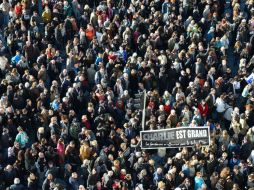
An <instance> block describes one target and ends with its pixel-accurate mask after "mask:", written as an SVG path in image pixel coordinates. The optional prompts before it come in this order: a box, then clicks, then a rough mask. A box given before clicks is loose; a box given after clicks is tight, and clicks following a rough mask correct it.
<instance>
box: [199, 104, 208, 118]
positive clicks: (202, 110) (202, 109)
mask: <svg viewBox="0 0 254 190" xmlns="http://www.w3.org/2000/svg"><path fill="white" fill-rule="evenodd" d="M198 109H199V112H200V114H201V116H202V117H203V116H205V117H206V116H207V113H208V105H207V103H205V105H204V106H202V104H198Z"/></svg>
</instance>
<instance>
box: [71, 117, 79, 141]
mask: <svg viewBox="0 0 254 190" xmlns="http://www.w3.org/2000/svg"><path fill="white" fill-rule="evenodd" d="M80 131H81V129H80V123H79V122H76V121H74V122H72V124H71V126H70V136H71V137H72V138H73V139H75V140H77V139H78V134H79V133H80Z"/></svg>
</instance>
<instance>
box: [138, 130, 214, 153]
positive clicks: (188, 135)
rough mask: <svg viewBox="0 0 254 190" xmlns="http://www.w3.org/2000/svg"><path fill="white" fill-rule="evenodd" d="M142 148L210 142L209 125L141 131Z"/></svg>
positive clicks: (173, 146) (188, 145)
mask: <svg viewBox="0 0 254 190" xmlns="http://www.w3.org/2000/svg"><path fill="white" fill-rule="evenodd" d="M140 136H141V148H142V149H157V148H179V147H192V146H194V145H195V144H197V143H200V144H201V145H202V146H208V145H209V144H210V128H209V127H179V128H172V129H162V130H150V131H141V132H140Z"/></svg>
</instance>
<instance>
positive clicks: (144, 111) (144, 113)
mask: <svg viewBox="0 0 254 190" xmlns="http://www.w3.org/2000/svg"><path fill="white" fill-rule="evenodd" d="M145 120H146V90H144V102H143V114H142V130H143V131H144V130H145Z"/></svg>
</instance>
